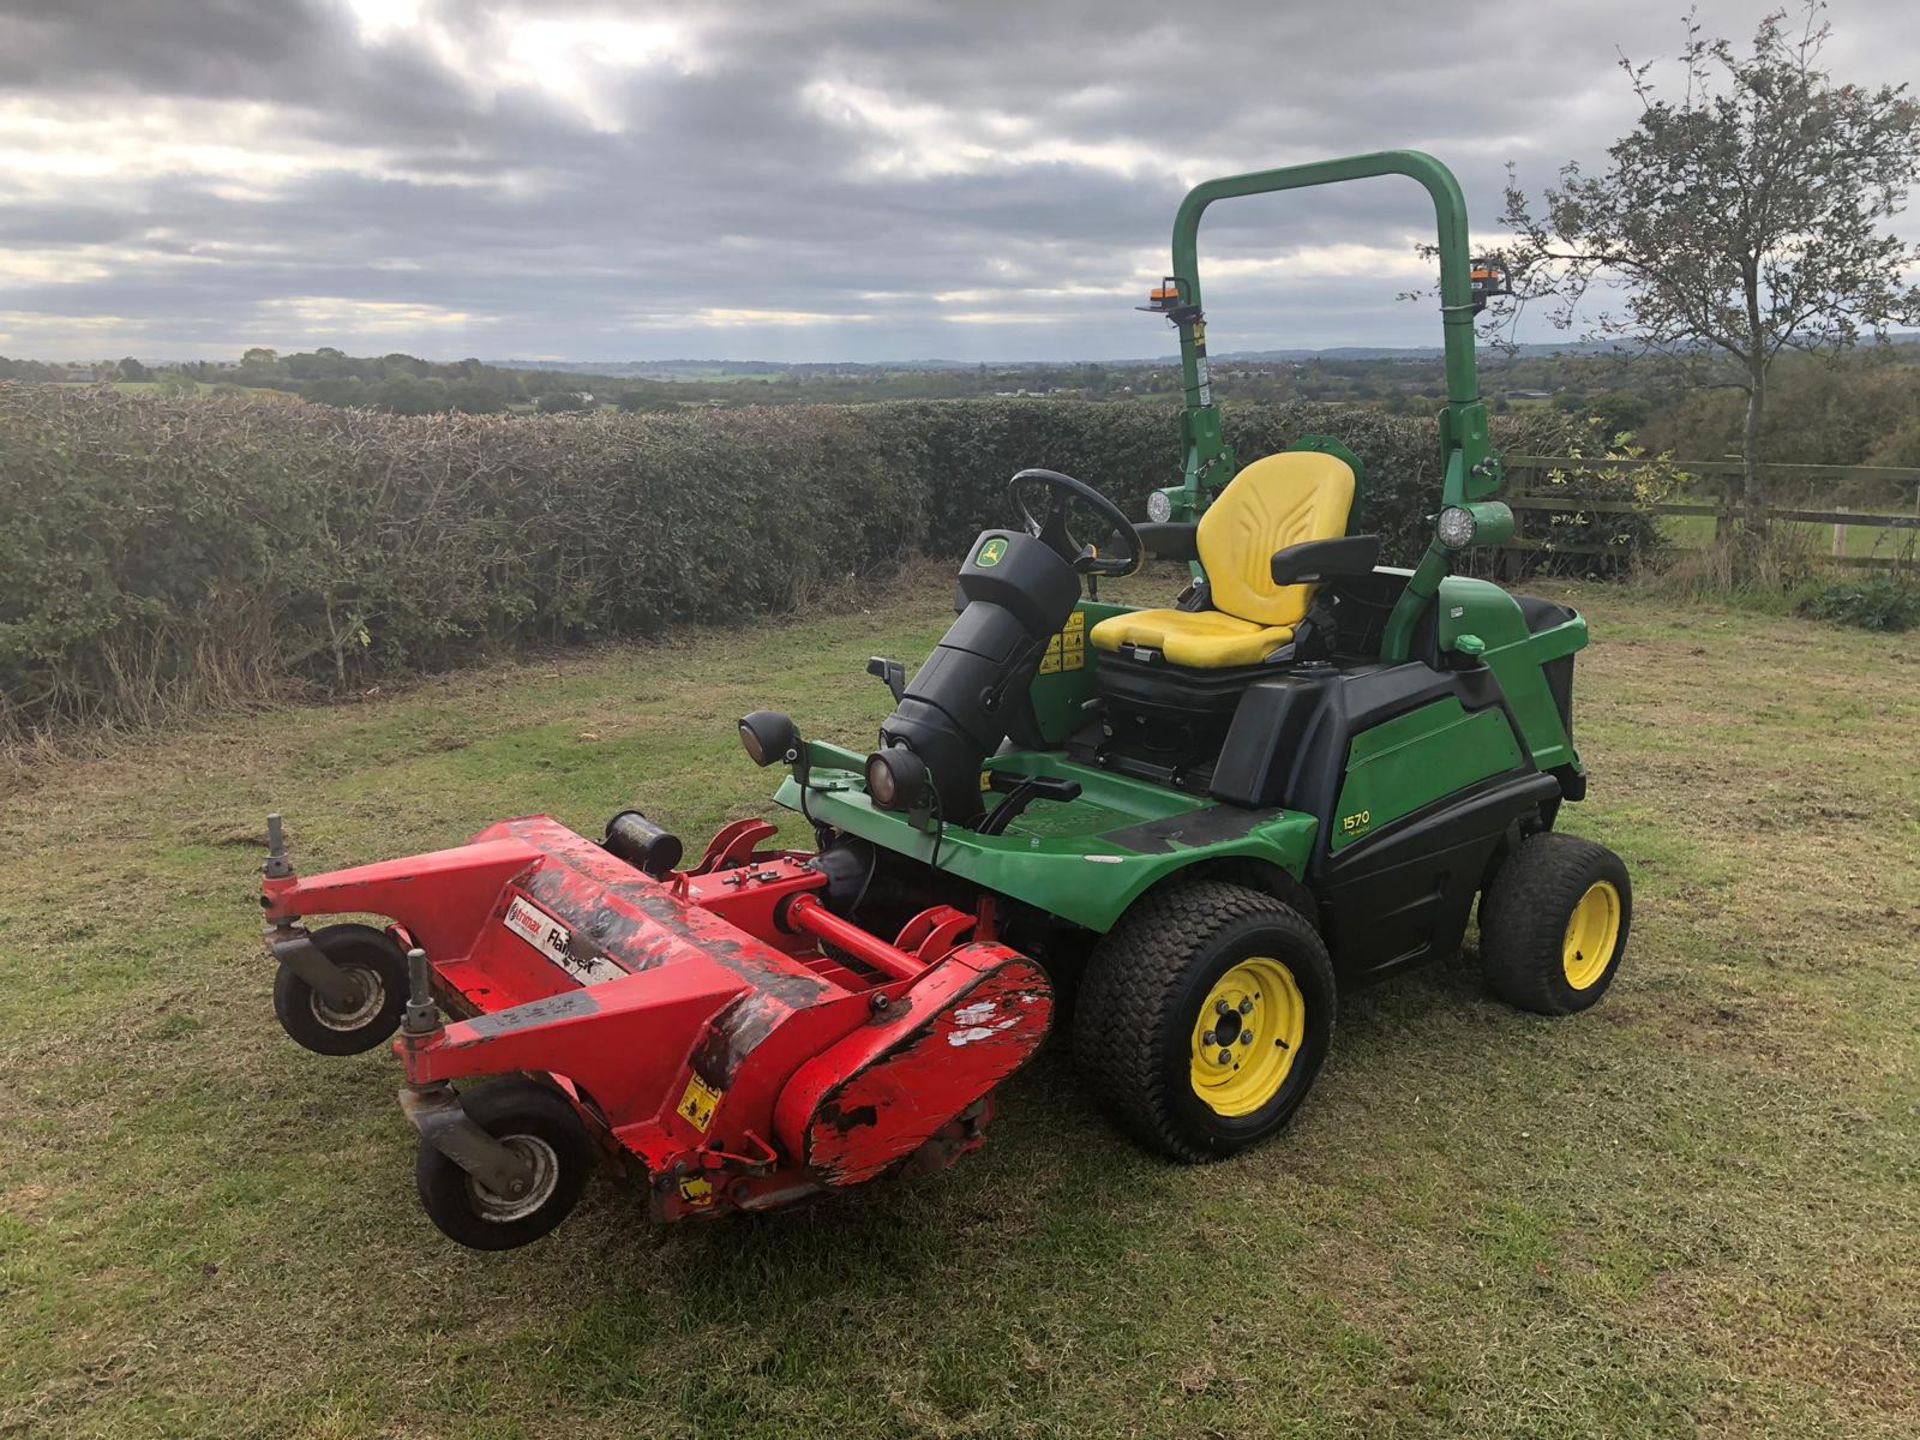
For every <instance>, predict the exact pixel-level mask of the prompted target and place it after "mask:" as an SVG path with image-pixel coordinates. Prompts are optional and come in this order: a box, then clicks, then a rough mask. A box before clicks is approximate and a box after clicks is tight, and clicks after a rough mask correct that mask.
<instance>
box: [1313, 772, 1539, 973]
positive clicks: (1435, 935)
mask: <svg viewBox="0 0 1920 1440" xmlns="http://www.w3.org/2000/svg"><path fill="white" fill-rule="evenodd" d="M1559 798H1560V782H1559V780H1558V779H1556V778H1555V777H1554V776H1552V775H1546V774H1542V773H1541V772H1539V771H1537V770H1535V771H1531V772H1520V773H1515V774H1513V775H1510V776H1503V777H1498V778H1496V779H1493V780H1490V781H1487V782H1485V783H1483V784H1482V785H1479V786H1476V787H1474V788H1473V789H1470V790H1467V791H1464V792H1462V793H1460V794H1456V795H1449V796H1448V797H1447V798H1446V799H1444V800H1442V801H1440V802H1439V803H1438V804H1436V805H1432V806H1429V807H1428V808H1427V810H1425V811H1423V812H1416V813H1415V814H1414V815H1412V816H1409V817H1408V818H1407V819H1405V820H1403V821H1401V822H1399V823H1398V824H1396V825H1394V826H1393V827H1392V828H1391V829H1388V830H1384V831H1382V832H1381V833H1380V834H1379V835H1377V836H1372V837H1369V838H1368V839H1365V840H1361V841H1357V842H1355V843H1354V844H1352V845H1349V846H1348V847H1347V848H1346V849H1345V850H1342V851H1341V852H1340V853H1339V854H1338V855H1336V856H1332V857H1330V858H1329V859H1328V860H1327V862H1326V864H1325V865H1324V866H1323V867H1322V868H1321V873H1320V875H1319V876H1318V877H1317V881H1318V883H1316V884H1315V885H1314V886H1313V890H1314V894H1315V897H1316V898H1317V899H1318V900H1319V902H1320V917H1321V928H1322V930H1323V931H1324V934H1325V939H1326V942H1327V948H1328V950H1330V951H1331V952H1332V954H1333V962H1334V968H1335V969H1336V970H1337V971H1338V972H1339V975H1340V977H1341V979H1342V980H1344V981H1347V982H1349V983H1353V982H1359V981H1366V980H1373V979H1378V978H1379V977H1381V976H1383V975H1387V974H1391V973H1392V972H1393V971H1395V970H1401V969H1404V968H1406V967H1407V966H1409V965H1417V964H1419V963H1421V962H1422V961H1425V960H1430V959H1443V958H1445V957H1446V956H1449V955H1452V954H1453V953H1454V952H1455V951H1457V950H1458V949H1459V948H1460V941H1461V938H1462V937H1463V936H1464V935H1465V934H1466V930H1467V917H1468V916H1469V914H1471V912H1472V910H1473V897H1474V895H1475V893H1476V892H1477V891H1478V890H1479V888H1480V883H1481V880H1482V879H1483V878H1484V877H1485V875H1486V873H1487V866H1488V863H1489V862H1490V861H1491V860H1492V858H1493V854H1494V851H1495V849H1496V848H1497V847H1498V846H1499V845H1500V844H1501V843H1502V841H1503V840H1505V838H1506V836H1507V834H1508V832H1509V830H1510V829H1511V828H1512V827H1513V826H1515V825H1516V824H1522V823H1524V822H1526V821H1527V820H1529V819H1530V818H1532V817H1535V816H1537V815H1539V814H1540V813H1541V811H1542V809H1543V807H1546V806H1549V805H1552V804H1554V803H1556V802H1557V801H1558V800H1559Z"/></svg>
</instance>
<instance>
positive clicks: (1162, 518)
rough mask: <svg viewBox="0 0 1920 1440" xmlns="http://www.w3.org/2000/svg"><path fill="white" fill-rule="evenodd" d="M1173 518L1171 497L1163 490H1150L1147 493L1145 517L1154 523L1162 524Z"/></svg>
mask: <svg viewBox="0 0 1920 1440" xmlns="http://www.w3.org/2000/svg"><path fill="white" fill-rule="evenodd" d="M1172 518H1173V497H1172V496H1170V495H1169V494H1167V492H1166V491H1164V490H1152V491H1149V492H1148V493H1147V519H1149V520H1151V521H1152V522H1153V523H1154V524H1156V525H1164V524H1166V523H1167V521H1169V520H1171V519H1172Z"/></svg>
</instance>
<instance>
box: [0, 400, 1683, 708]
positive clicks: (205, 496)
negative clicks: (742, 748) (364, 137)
mask: <svg viewBox="0 0 1920 1440" xmlns="http://www.w3.org/2000/svg"><path fill="white" fill-rule="evenodd" d="M422 378H425V377H422ZM1176 418H1177V417H1176V412H1175V411H1173V410H1172V409H1170V408H1169V407H1167V406H1165V405H1163V404H1152V403H1136V404H1108V405H1093V404H1087V403H1085V402H1080V401H1049V400H1040V401H1035V400H1013V401H1008V400H1002V401H948V402H905V403H893V404H884V405H868V406H858V407H853V406H785V407H766V408H753V409H739V410H723V411H717V412H700V413H681V414H670V415H621V414H619V413H617V412H616V413H606V414H600V415H592V416H579V417H571V416H569V417H558V416H556V417H549V418H542V417H531V418H513V417H506V416H440V417H404V416H392V415H380V414H375V413H372V412H369V411H365V410H340V409H333V408H330V407H326V406H319V405H288V404H282V403H275V402H273V401H270V400H266V399H264V398H262V397H259V396H250V395H228V396H218V397H213V398H204V399H179V398H175V397H171V396H167V395H163V394H158V393H154V392H129V391H125V390H113V389H107V388H104V387H84V388H81V387H70V386H55V385H21V384H6V383H0V455H4V457H5V463H4V464H0V514H4V515H6V516H7V517H8V522H7V524H6V525H5V526H4V527H0V738H5V737H8V736H11V737H14V738H18V737H19V736H21V735H23V734H27V733H30V732H32V731H35V730H39V729H45V728H50V727H57V726H61V725H66V724H72V723H143V722H148V721H152V720H155V719H158V718H161V717H163V716H165V715H167V714H170V713H175V712H177V711H179V710H180V709H182V708H185V707H193V706H200V705H206V704H223V703H233V702H237V701H242V700H246V699H250V698H253V697H258V696H263V695H268V694H273V693H277V692H280V691H283V690H285V689H286V688H287V687H288V686H289V685H295V686H303V685H304V686H318V687H321V688H325V689H341V688H347V687H351V686H354V685H358V684H361V683H364V682H366V681H367V680H369V679H370V678H372V677H377V676H381V675H390V674H396V673H405V672H410V671H424V670H433V669H438V668H442V667H446V666H450V665H453V664H457V663H459V662H461V661H462V660H465V659H467V658H470V657H473V656H475V655H479V654H483V653H487V652H490V651H499V650H502V649H508V648H511V647H513V646H516V645H519V644H522V643H528V642H536V643H554V642H573V641H581V640H588V639H592V638H595V637H601V636H623V635H647V634H652V633H655V632H657V631H659V630H660V629H661V628H662V627H664V626H666V625H669V624H671V623H673V622H676V621H689V620H692V621H721V620H724V621H729V622H738V621H739V619H740V617H741V616H742V615H743V614H751V613H756V612H760V613H764V612H768V611H781V610H785V609H788V608H789V607H791V606H793V605H794V604H796V603H798V602H800V601H802V600H804V599H805V597H806V596H807V595H809V594H810V593H813V592H815V591H816V590H817V589H818V588H819V587H821V586H823V585H827V584H831V583H837V582H839V581H842V580H844V579H845V578H846V577H848V576H866V575H873V574H879V573H884V572H886V571H888V570H890V569H892V568H893V567H895V566H897V565H898V564H899V563H900V562H901V561H902V560H903V559H905V558H906V557H908V556H910V555H912V554H915V553H927V554H932V555H938V556H948V557H952V556H957V555H958V554H960V553H962V551H963V549H964V547H965V545H966V543H967V541H968V540H969V539H970V538H971V537H972V536H973V535H974V534H975V533H976V532H977V531H978V530H980V529H981V528H983V527H985V526H987V525H1000V524H1005V523H1007V521H1008V520H1009V518H1010V517H1009V515H1008V510H1007V504H1006V500H1005V495H1004V487H1005V485H1006V481H1007V477H1008V476H1009V475H1010V474H1011V473H1012V472H1013V471H1015V470H1016V469H1019V468H1021V467H1022V466H1026V465H1044V466H1048V467H1051V468H1054V469H1060V470H1064V471H1066V472H1067V473H1069V474H1074V475H1079V476H1081V477H1083V478H1085V479H1087V480H1089V481H1091V482H1092V483H1094V484H1096V485H1098V486H1100V487H1101V488H1102V489H1104V490H1105V491H1106V492H1107V493H1108V494H1109V495H1111V496H1112V497H1113V498H1114V499H1115V500H1117V501H1118V502H1119V503H1120V504H1121V505H1122V506H1124V507H1125V508H1126V510H1127V511H1128V512H1129V513H1130V514H1135V515H1139V514H1142V513H1144V504H1145V496H1146V492H1147V491H1148V490H1149V489H1150V488H1152V487H1154V486H1158V485H1164V484H1167V483H1170V482H1171V481H1173V480H1175V479H1176V478H1177V474H1176V465H1177V461H1178V442H1177V428H1176ZM1579 428H1580V427H1578V426H1576V425H1575V424H1574V422H1572V421H1570V420H1568V419H1567V418H1566V417H1564V416H1557V415H1554V414H1551V413H1548V412H1540V413H1535V414H1530V415H1526V416H1511V417H1506V418H1505V419H1503V420H1502V421H1501V422H1500V427H1499V430H1498V435H1499V438H1500V440H1501V441H1502V443H1504V444H1506V445H1508V446H1509V447H1512V448H1514V449H1517V450H1532V451H1535V452H1548V453H1556V454H1563V453H1567V452H1568V450H1569V448H1570V447H1571V446H1572V445H1575V444H1580V443H1587V442H1590V441H1591V439H1592V437H1591V435H1590V434H1586V435H1578V434H1575V433H1573V432H1574V431H1576V430H1577V429H1579ZM1227 431H1228V436H1229V438H1230V440H1231V442H1232V443H1233V444H1234V445H1235V446H1236V447H1237V448H1238V450H1239V453H1240V456H1241V458H1242V459H1243V460H1249V459H1253V458H1256V457H1258V456H1260V455H1264V454H1269V453H1272V452H1273V451H1275V450H1279V449H1282V448H1284V447H1285V446H1286V445H1287V444H1288V443H1289V442H1290V441H1291V440H1293V439H1294V438H1295V437H1296V436H1298V435H1301V434H1307V433H1322V434H1337V435H1339V436H1340V437H1341V438H1342V439H1343V440H1345V441H1346V443H1347V444H1348V445H1350V446H1351V447H1352V448H1353V449H1354V450H1355V451H1357V452H1358V454H1359V455H1360V457H1361V458H1362V459H1363V460H1364V461H1365V463H1366V468H1367V473H1366V478H1365V486H1364V497H1363V500H1362V503H1361V508H1360V512H1359V514H1358V515H1357V516H1356V518H1355V521H1354V525H1355V528H1356V531H1357V530H1360V529H1365V530H1369V531H1375V532H1378V533H1380V534H1382V535H1383V536H1384V537H1385V540H1386V555H1387V557H1388V558H1389V559H1390V560H1398V561H1407V560H1410V559H1412V558H1413V557H1414V556H1415V555H1416V554H1417V553H1418V550H1419V548H1420V546H1421V545H1422V544H1423V543H1424V540H1425V536H1426V533H1427V531H1428V528H1429V525H1430V521H1429V520H1428V518H1427V517H1428V516H1429V515H1430V513H1431V511H1432V507H1433V502H1434V497H1435V495H1436V494H1437V487H1438V479H1437V477H1436V475H1435V474H1434V470H1435V461H1436V457H1437V454H1438V447H1437V445H1436V443H1435V435H1434V428H1433V424H1432V422H1431V420H1427V419H1421V420H1417V421H1416V420H1407V419H1402V418H1398V417H1394V416H1389V415H1384V414H1381V413H1378V412H1374V411H1366V410H1356V409H1350V408H1337V407H1330V406H1325V405H1319V406H1316V405H1307V404H1291V405H1267V406H1263V405H1241V406H1236V407H1234V408H1232V409H1230V410H1229V411H1228V412H1227ZM1596 484H1597V485H1599V486H1600V487H1601V490H1599V491H1596V493H1608V494H1611V493H1615V492H1614V491H1608V490H1605V488H1604V487H1606V486H1614V487H1622V488H1619V490H1618V493H1628V492H1629V491H1630V487H1631V482H1630V480H1628V479H1626V478H1623V477H1608V478H1606V479H1604V480H1601V481H1598V482H1596ZM1583 523H1584V524H1585V525H1586V526H1587V527H1588V528H1586V529H1583V530H1581V531H1580V532H1579V534H1577V535H1576V534H1573V533H1572V532H1569V534H1568V538H1569V539H1584V540H1591V539H1594V538H1601V539H1607V540H1610V541H1612V542H1613V543H1615V544H1617V545H1620V546H1623V547H1627V548H1632V547H1634V546H1636V545H1639V544H1644V543H1648V542H1649V541H1650V539H1651V526H1650V524H1649V523H1648V522H1647V521H1646V520H1645V519H1644V517H1640V516H1634V515H1596V516H1592V517H1589V519H1588V520H1587V521H1585V522H1583Z"/></svg>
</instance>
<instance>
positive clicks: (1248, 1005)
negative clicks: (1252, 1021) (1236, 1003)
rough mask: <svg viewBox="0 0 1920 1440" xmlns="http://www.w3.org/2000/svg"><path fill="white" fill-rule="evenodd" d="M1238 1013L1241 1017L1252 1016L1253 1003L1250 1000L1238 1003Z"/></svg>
mask: <svg viewBox="0 0 1920 1440" xmlns="http://www.w3.org/2000/svg"><path fill="white" fill-rule="evenodd" d="M1240 1013H1241V1014H1242V1015H1251V1014H1253V1001H1252V1000H1251V999H1247V1000H1242V1001H1241V1002H1240Z"/></svg>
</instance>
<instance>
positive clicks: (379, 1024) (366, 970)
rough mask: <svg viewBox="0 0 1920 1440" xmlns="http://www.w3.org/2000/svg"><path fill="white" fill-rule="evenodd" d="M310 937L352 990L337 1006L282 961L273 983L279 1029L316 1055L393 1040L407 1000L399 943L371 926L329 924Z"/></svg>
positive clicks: (349, 1052) (357, 1051) (404, 964)
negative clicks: (343, 973)
mask: <svg viewBox="0 0 1920 1440" xmlns="http://www.w3.org/2000/svg"><path fill="white" fill-rule="evenodd" d="M311 938H312V941H313V943H314V945H315V946H316V947H317V948H318V949H319V950H320V951H321V953H323V954H324V955H325V956H326V957H327V958H328V959H329V960H331V961H333V963H334V964H335V965H338V966H339V967H340V968H341V969H342V970H344V971H345V972H346V973H347V976H348V978H349V979H351V980H352V981H353V982H354V993H353V994H352V996H351V997H349V998H348V999H347V1000H345V1001H343V1002H341V1003H338V1004H335V1003H334V1002H331V1001H329V1000H328V999H327V998H326V997H325V996H323V995H322V994H320V992H319V991H317V990H315V989H314V988H313V987H312V986H311V985H309V984H308V983H307V982H306V981H305V980H302V979H301V978H300V977H299V976H298V975H297V974H295V973H294V971H293V969H292V967H290V966H288V965H284V964H283V965H281V967H280V972H279V974H277V975H276V976H275V977H274V981H273V1013H274V1014H275V1015H276V1016H278V1017H279V1020H280V1028H281V1029H282V1030H285V1031H286V1032H287V1034H288V1035H290V1036H292V1037H293V1039H294V1040H295V1041H296V1042H298V1043H299V1044H300V1045H303V1046H305V1047H306V1048H307V1049H309V1050H311V1051H313V1053H314V1054H316V1055H358V1054H360V1053H361V1052H363V1051H366V1050H371V1049H373V1047H374V1046H376V1045H379V1044H382V1043H383V1042H385V1041H386V1040H388V1039H390V1038H391V1037H392V1035H393V1032H394V1031H395V1030H397V1029H399V1027H400V1012H401V1010H402V1009H403V1008H405V1006H406V1003H407V961H406V957H405V956H404V955H402V954H401V953H400V947H399V946H398V945H396V944H394V942H393V940H392V939H391V938H389V937H388V936H387V935H386V934H385V933H384V932H383V931H379V930H376V929H374V928H373V927H372V926H371V925H328V926H326V927H325V928H323V929H320V930H316V931H314V932H313V935H312V937H311Z"/></svg>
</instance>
